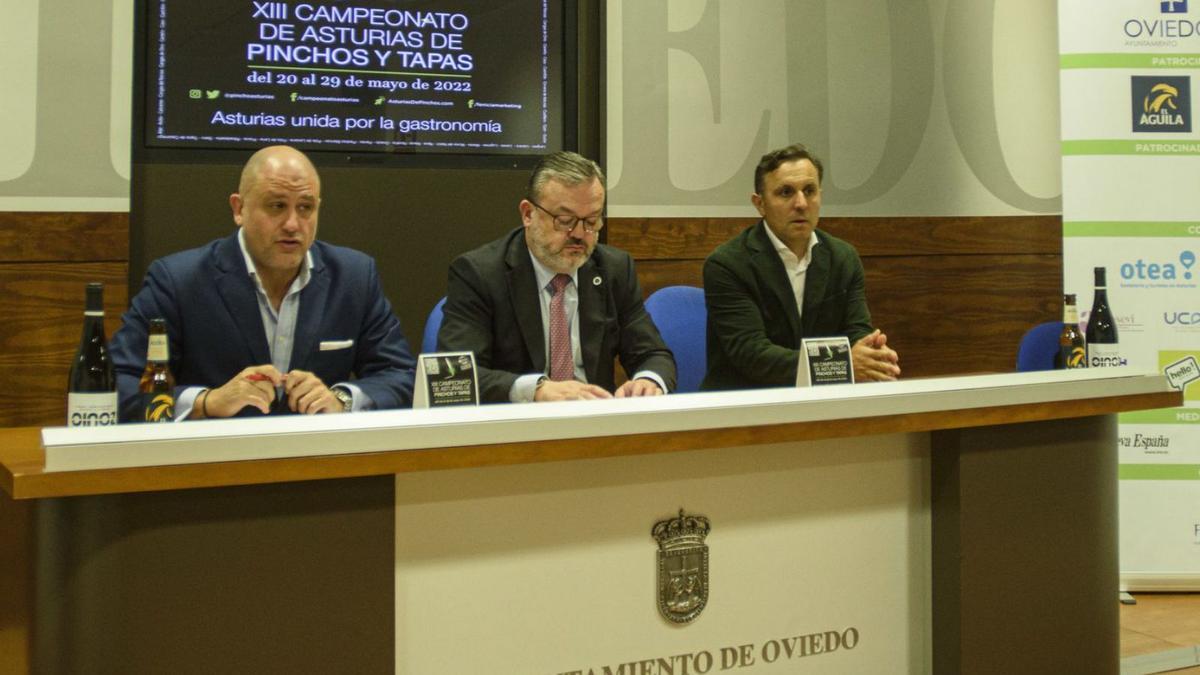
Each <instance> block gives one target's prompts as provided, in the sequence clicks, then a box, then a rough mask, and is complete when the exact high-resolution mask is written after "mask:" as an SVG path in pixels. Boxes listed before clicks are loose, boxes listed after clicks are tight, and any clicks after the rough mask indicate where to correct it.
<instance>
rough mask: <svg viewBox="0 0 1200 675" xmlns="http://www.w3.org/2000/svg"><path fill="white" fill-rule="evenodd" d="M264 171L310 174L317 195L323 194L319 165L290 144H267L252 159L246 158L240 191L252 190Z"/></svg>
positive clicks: (239, 182) (247, 191) (239, 184)
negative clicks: (318, 171) (314, 163)
mask: <svg viewBox="0 0 1200 675" xmlns="http://www.w3.org/2000/svg"><path fill="white" fill-rule="evenodd" d="M264 173H267V174H278V173H290V174H293V175H297V174H300V175H302V174H308V175H309V176H311V179H312V182H313V184H314V185H315V186H316V190H317V196H318V197H320V195H321V176H320V175H319V174H318V173H317V167H315V166H313V163H312V162H311V161H309V159H308V156H306V155H305V154H304V153H303V152H300V151H299V150H297V149H295V148H293V147H291V146H289V145H271V146H267V147H265V148H263V149H262V150H259V151H258V152H256V153H254V154H253V155H251V156H250V159H248V160H246V166H244V167H242V178H241V180H239V181H238V192H240V193H242V194H247V193H249V192H250V191H252V190H253V189H254V185H255V184H256V183H257V182H258V180H259V178H261V177H262V175H263V174H264Z"/></svg>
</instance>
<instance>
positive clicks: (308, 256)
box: [112, 146, 416, 421]
mask: <svg viewBox="0 0 1200 675" xmlns="http://www.w3.org/2000/svg"><path fill="white" fill-rule="evenodd" d="M229 203H230V206H231V207H232V209H233V220H234V222H235V223H237V225H238V230H237V232H235V233H233V234H231V235H230V236H228V237H225V238H223V239H218V240H216V241H212V242H210V243H208V244H206V245H204V246H202V247H200V248H196V249H191V250H188V251H183V252H180V253H175V254H173V255H169V256H167V257H165V258H161V259H159V260H156V261H154V262H153V263H152V264H151V265H150V269H149V271H147V273H146V279H145V282H144V283H143V285H142V289H141V290H140V291H139V292H138V294H137V295H136V296H135V297H134V298H133V301H132V303H131V306H130V308H129V311H127V312H126V313H125V315H124V316H123V317H122V322H123V325H122V326H121V328H120V330H118V331H117V333H116V334H115V335H114V336H113V341H112V358H113V363H114V365H115V367H116V372H117V388H118V391H119V393H120V399H121V403H120V406H121V419H122V421H135V420H140V419H142V400H141V396H140V395H139V393H138V381H139V379H140V377H141V374H142V370H143V368H144V366H145V363H146V345H147V332H148V326H149V323H150V320H151V319H154V318H163V319H165V320H166V325H167V334H168V343H169V350H170V366H171V371H172V373H174V375H175V378H176V383H177V386H176V403H175V415H176V418H177V419H184V418H187V419H204V418H206V417H212V418H216V417H232V416H235V415H246V414H270V413H272V412H293V413H303V414H314V413H336V412H350V411H354V410H370V409H377V408H378V409H382V408H398V407H405V406H409V405H411V404H412V391H413V378H414V366H415V363H416V362H415V359H414V358H413V355H412V352H411V351H410V350H409V347H408V342H407V341H406V340H405V338H404V335H403V333H401V331H400V321H399V320H398V319H397V318H396V316H395V314H394V313H393V312H392V308H391V305H390V304H389V303H388V301H387V298H385V297H384V295H383V290H382V288H381V287H380V282H379V274H378V272H377V270H376V268H375V261H374V260H372V259H371V258H370V257H369V256H367V255H365V254H363V253H361V252H359V251H355V250H352V249H348V248H343V247H340V246H333V245H330V244H326V243H324V242H320V241H317V240H316V236H317V216H318V212H319V210H320V206H321V179H320V177H319V176H318V175H317V170H316V168H315V167H314V166H313V165H312V162H310V161H309V159H308V157H306V156H305V155H304V154H303V153H301V152H300V151H298V150H296V149H294V148H291V147H287V146H272V147H268V148H263V149H262V150H259V151H258V152H256V153H255V154H254V155H253V156H252V157H251V158H250V160H249V161H248V162H247V163H246V166H245V167H244V168H243V170H242V176H241V180H240V182H239V184H238V191H237V192H236V193H234V194H233V195H231V196H230V198H229ZM256 411H257V412H256Z"/></svg>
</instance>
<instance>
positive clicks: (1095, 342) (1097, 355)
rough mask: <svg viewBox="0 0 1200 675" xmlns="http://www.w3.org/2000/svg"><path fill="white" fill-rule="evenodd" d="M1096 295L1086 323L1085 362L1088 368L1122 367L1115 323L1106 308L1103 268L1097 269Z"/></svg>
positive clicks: (1110, 309) (1106, 289) (1109, 308)
mask: <svg viewBox="0 0 1200 675" xmlns="http://www.w3.org/2000/svg"><path fill="white" fill-rule="evenodd" d="M1095 274H1096V295H1095V297H1094V298H1093V300H1092V313H1091V314H1089V315H1088V323H1087V360H1088V367H1089V368H1103V367H1105V366H1120V365H1124V363H1125V362H1124V360H1123V359H1122V358H1121V348H1120V346H1119V345H1118V344H1117V322H1116V319H1114V318H1113V313H1112V308H1111V307H1109V306H1108V286H1107V284H1106V283H1105V278H1104V268H1103V267H1097V268H1096V269H1095Z"/></svg>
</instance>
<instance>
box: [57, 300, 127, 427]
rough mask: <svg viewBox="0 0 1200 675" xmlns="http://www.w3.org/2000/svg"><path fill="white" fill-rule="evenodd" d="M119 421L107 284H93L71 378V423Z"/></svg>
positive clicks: (69, 412)
mask: <svg viewBox="0 0 1200 675" xmlns="http://www.w3.org/2000/svg"><path fill="white" fill-rule="evenodd" d="M116 423H117V378H116V377H115V376H114V375H113V365H112V359H110V358H109V357H108V340H107V339H106V338H105V336H104V284H101V283H90V284H88V285H87V303H86V304H85V305H84V310H83V336H82V337H80V338H79V349H77V350H76V351H75V360H74V361H72V362H71V375H70V377H69V378H68V381H67V426H69V427H97V426H108V425H111V424H116Z"/></svg>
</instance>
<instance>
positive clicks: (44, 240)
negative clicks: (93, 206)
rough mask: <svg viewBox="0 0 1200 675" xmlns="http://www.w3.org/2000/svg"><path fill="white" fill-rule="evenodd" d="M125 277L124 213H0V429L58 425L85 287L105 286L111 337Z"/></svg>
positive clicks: (124, 295) (124, 294) (121, 307)
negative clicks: (0, 382)
mask: <svg viewBox="0 0 1200 675" xmlns="http://www.w3.org/2000/svg"><path fill="white" fill-rule="evenodd" d="M128 278H129V214H126V213H26V212H6V213H0V316H3V317H4V318H5V321H4V322H2V323H0V373H3V375H2V376H0V377H2V378H3V379H2V382H3V386H0V426H47V425H59V424H62V423H63V420H64V417H65V415H66V387H67V374H68V372H69V370H70V362H71V358H72V357H73V356H74V355H75V348H76V347H77V346H78V345H79V336H80V331H81V330H82V327H83V303H84V287H85V285H86V284H87V283H88V282H89V281H100V282H103V283H104V305H105V311H106V312H107V315H108V316H107V325H106V328H107V330H108V335H109V336H110V337H111V336H112V334H113V332H114V331H115V330H116V329H117V326H118V325H119V321H120V317H121V314H122V313H123V312H124V311H125V307H126V305H128V303H129V293H128Z"/></svg>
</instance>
